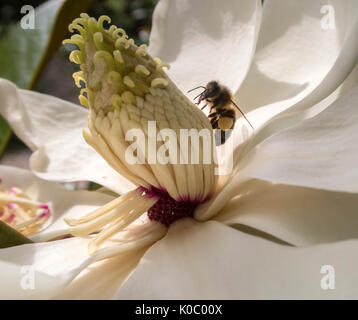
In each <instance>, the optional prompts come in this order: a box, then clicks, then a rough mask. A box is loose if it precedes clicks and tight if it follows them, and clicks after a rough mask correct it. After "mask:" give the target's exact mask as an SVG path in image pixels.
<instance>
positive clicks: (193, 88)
mask: <svg viewBox="0 0 358 320" xmlns="http://www.w3.org/2000/svg"><path fill="white" fill-rule="evenodd" d="M199 88H203V89H206V88H205V87H204V86H199V87H196V88H193V89H191V90H189V91H188V92H187V93H189V92H192V91H194V90H196V89H199Z"/></svg>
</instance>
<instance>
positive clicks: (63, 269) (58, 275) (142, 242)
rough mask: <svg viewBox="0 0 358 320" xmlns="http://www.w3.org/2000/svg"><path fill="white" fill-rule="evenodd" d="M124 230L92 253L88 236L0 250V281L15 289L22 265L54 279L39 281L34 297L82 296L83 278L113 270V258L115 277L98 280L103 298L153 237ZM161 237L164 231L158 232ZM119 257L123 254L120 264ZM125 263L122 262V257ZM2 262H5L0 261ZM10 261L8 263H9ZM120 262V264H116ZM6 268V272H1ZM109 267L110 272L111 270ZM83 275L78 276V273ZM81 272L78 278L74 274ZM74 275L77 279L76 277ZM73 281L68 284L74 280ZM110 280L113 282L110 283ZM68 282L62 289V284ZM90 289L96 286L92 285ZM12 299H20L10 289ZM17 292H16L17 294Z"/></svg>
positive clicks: (85, 282)
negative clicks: (131, 235) (51, 282)
mask: <svg viewBox="0 0 358 320" xmlns="http://www.w3.org/2000/svg"><path fill="white" fill-rule="evenodd" d="M128 236H129V234H128V233H127V232H125V231H124V232H123V233H118V234H116V236H115V237H113V238H111V239H110V240H108V241H106V243H104V245H103V246H102V247H101V248H100V249H99V250H98V251H97V252H96V253H95V254H93V255H89V254H88V251H89V247H88V245H89V242H90V240H91V238H90V237H88V238H77V237H74V238H69V239H63V240H56V241H50V242H41V243H31V244H25V245H20V246H15V247H10V248H6V249H0V282H1V283H2V281H3V279H5V277H7V278H6V279H7V283H8V284H9V286H11V283H14V285H13V286H14V288H15V289H16V288H17V287H16V284H17V282H16V281H17V279H18V278H19V270H21V268H22V267H23V266H27V267H29V268H31V270H32V271H33V272H35V273H40V274H43V275H45V276H49V277H51V278H55V279H57V281H56V283H55V282H54V283H55V284H56V285H54V286H50V285H49V284H48V282H46V281H42V282H41V283H39V284H37V289H38V292H39V294H38V295H37V296H36V299H48V298H53V297H57V298H59V299H60V298H61V299H62V298H65V297H71V298H72V297H77V298H81V297H83V295H84V294H83V293H82V294H81V293H80V292H79V291H80V290H81V288H84V287H85V286H86V284H87V286H88V285H89V284H88V281H87V280H84V279H94V278H97V277H99V276H100V273H101V270H103V268H104V269H105V270H107V271H108V272H109V273H111V272H113V268H112V267H111V266H110V264H111V262H110V261H112V262H113V263H114V265H116V266H118V270H117V271H116V272H115V273H116V275H117V278H115V277H114V275H113V274H108V275H106V277H104V278H103V279H101V280H98V288H99V289H100V290H103V292H102V293H98V297H101V298H106V297H108V295H110V293H113V292H114V291H115V290H116V289H117V288H118V287H116V285H115V283H117V285H118V286H119V285H120V283H121V282H122V281H123V279H124V278H125V277H126V276H127V275H128V273H129V272H130V271H131V269H132V268H133V267H134V266H135V265H136V263H137V262H138V259H140V257H141V256H142V254H143V252H144V250H145V248H147V247H148V245H150V244H151V243H152V242H153V241H155V239H154V240H153V239H150V241H147V240H148V237H142V238H141V239H139V240H138V241H136V240H133V241H132V240H131V239H129V238H128ZM159 236H160V238H161V237H162V236H163V234H160V235H159ZM119 256H121V257H122V262H121V263H120V262H119V260H120V258H119ZM113 257H118V259H113V260H111V259H110V260H107V261H108V262H103V263H100V264H96V265H94V267H90V268H89V265H91V264H93V263H96V262H98V261H101V260H104V259H107V258H113ZM123 259H124V260H125V262H123V261H124V260H123ZM2 262H4V264H2ZM9 264H10V266H9ZM119 264H121V265H120V266H119ZM3 270H6V271H7V273H4V272H2V271H3ZM110 270H111V271H110ZM81 272H82V274H81V275H80V273H81ZM78 275H80V276H79V277H77V276H78ZM76 277H77V278H76ZM75 278H76V280H75V281H74V282H72V283H71V281H72V280H73V279H75ZM112 281H113V283H112ZM67 285H69V286H68V287H66V288H65V289H64V287H65V286H67ZM92 288H95V286H94V285H93V286H92ZM1 290H6V288H4V289H2V287H1V288H0V291H1ZM13 292H14V295H13V297H12V298H14V299H15V298H22V297H23V295H22V294H21V291H19V290H15V291H13ZM17 294H18V295H17ZM95 296H96V293H95V292H88V295H86V297H88V298H90V297H91V298H95Z"/></svg>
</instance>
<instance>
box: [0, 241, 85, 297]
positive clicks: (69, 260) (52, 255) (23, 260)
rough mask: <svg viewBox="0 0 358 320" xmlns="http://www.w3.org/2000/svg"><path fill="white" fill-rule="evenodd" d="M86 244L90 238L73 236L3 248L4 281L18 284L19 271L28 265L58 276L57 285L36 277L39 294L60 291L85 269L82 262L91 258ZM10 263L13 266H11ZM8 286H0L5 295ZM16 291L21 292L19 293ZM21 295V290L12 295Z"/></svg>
mask: <svg viewBox="0 0 358 320" xmlns="http://www.w3.org/2000/svg"><path fill="white" fill-rule="evenodd" d="M87 245H88V240H87V239H81V238H71V239H66V240H60V241H53V242H43V243H36V244H26V245H21V246H16V247H11V248H6V249H1V250H0V261H1V262H0V274H1V275H0V280H1V283H2V282H3V281H4V280H5V279H6V281H7V283H8V286H9V290H13V289H12V288H16V287H17V285H18V278H19V271H21V269H22V268H23V267H24V266H25V267H27V268H31V270H32V272H35V273H36V274H37V273H40V274H43V275H45V277H46V276H47V277H51V278H55V279H56V280H57V281H56V285H54V286H50V285H48V283H47V282H46V281H42V282H41V283H37V282H36V279H35V285H36V288H37V290H38V291H39V294H38V295H37V296H36V298H37V299H48V298H51V297H53V296H55V295H57V294H58V293H59V292H61V290H62V289H63V287H64V286H65V285H66V284H67V283H68V282H69V281H70V280H71V279H72V278H73V277H74V276H75V275H77V274H78V273H79V272H80V271H81V270H82V269H83V263H86V262H87V261H88V255H87ZM3 262H4V263H3ZM9 263H10V264H11V266H12V267H11V266H10V267H8V264H9ZM3 270H4V271H7V272H6V273H5V272H3ZM6 290H8V288H7V287H5V286H1V289H0V292H2V295H5V292H6ZM16 293H18V294H20V295H19V296H17V295H16ZM40 293H41V294H40ZM22 297H23V294H22V292H21V291H16V292H14V296H12V298H13V299H18V298H22Z"/></svg>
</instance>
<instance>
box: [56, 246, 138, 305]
mask: <svg viewBox="0 0 358 320" xmlns="http://www.w3.org/2000/svg"><path fill="white" fill-rule="evenodd" d="M144 252H145V250H138V251H137V252H134V253H130V254H125V255H119V256H116V257H113V258H109V259H105V260H102V261H98V262H95V263H93V264H91V265H90V266H88V267H87V268H85V269H84V270H83V271H82V272H81V273H80V274H79V275H78V276H77V277H76V278H75V279H74V280H73V281H71V283H70V284H68V285H67V286H66V287H65V288H64V289H63V290H62V291H61V292H60V294H59V295H57V296H55V297H54V299H61V300H62V299H66V300H67V299H69V300H73V299H76V300H78V299H81V300H82V299H86V300H88V299H95V300H98V299H110V298H112V296H113V295H114V294H115V293H116V292H117V291H118V289H119V288H120V286H121V285H122V283H123V281H124V280H125V279H126V277H127V276H128V274H129V273H130V272H132V271H133V269H134V268H135V267H136V265H137V264H138V262H139V260H140V258H141V257H142V256H143V254H144ZM89 284H90V285H89Z"/></svg>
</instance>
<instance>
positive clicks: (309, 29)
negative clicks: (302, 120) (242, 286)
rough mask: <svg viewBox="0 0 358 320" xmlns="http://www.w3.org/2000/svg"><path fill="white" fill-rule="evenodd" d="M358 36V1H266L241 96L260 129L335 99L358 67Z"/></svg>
mask: <svg viewBox="0 0 358 320" xmlns="http://www.w3.org/2000/svg"><path fill="white" fill-rule="evenodd" d="M330 22H331V23H332V24H331V25H330V24H329V23H330ZM331 26H332V28H331ZM357 32H358V4H357V1H354V0H343V1H342V0H333V1H330V2H329V5H328V4H327V1H325V0H317V1H310V0H303V1H285V0H268V1H265V4H264V8H263V21H262V26H261V31H260V35H259V39H258V43H257V50H256V53H255V56H254V61H253V64H252V66H251V69H250V71H249V73H248V75H247V77H246V79H245V81H244V83H243V85H242V86H241V87H240V89H239V91H238V92H237V94H236V98H237V101H239V103H240V105H241V106H242V107H243V109H244V110H245V111H246V112H249V111H252V110H254V111H252V112H250V114H249V119H250V120H251V121H252V122H253V123H254V124H255V126H256V127H258V126H260V125H261V124H262V123H264V122H266V121H267V120H268V119H270V118H272V117H273V116H274V115H275V114H278V113H280V112H282V111H283V110H285V109H287V108H290V107H294V108H295V109H301V108H307V107H310V106H312V105H315V104H316V103H318V102H319V101H320V100H322V99H324V98H325V97H327V96H328V95H329V94H331V93H332V92H333V91H334V90H335V89H336V88H337V87H338V86H339V85H340V84H341V83H342V82H343V80H344V79H345V78H346V77H347V76H348V74H349V73H350V72H351V70H352V69H353V68H354V66H355V64H356V62H357V58H358V43H357V41H356V35H357Z"/></svg>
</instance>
